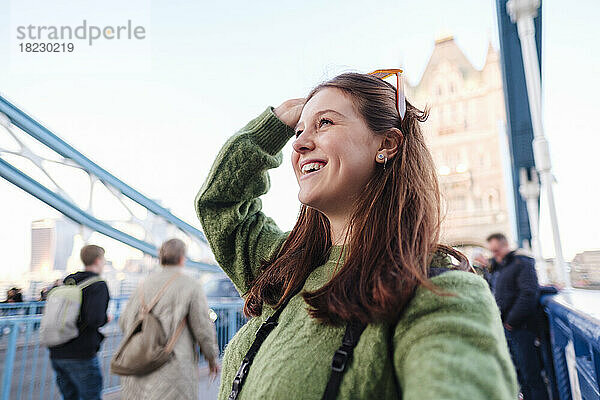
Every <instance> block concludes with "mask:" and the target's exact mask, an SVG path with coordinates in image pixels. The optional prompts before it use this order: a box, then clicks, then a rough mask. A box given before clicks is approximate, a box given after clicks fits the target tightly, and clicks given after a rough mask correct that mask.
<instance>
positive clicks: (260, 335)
mask: <svg viewBox="0 0 600 400" xmlns="http://www.w3.org/2000/svg"><path fill="white" fill-rule="evenodd" d="M303 286H304V284H302V285H300V286H299V287H298V289H296V290H295V291H294V292H292V293H291V294H290V295H289V296H288V297H287V298H286V299H285V301H284V302H283V303H281V306H279V308H277V310H275V312H274V313H273V314H272V315H271V316H270V317H269V318H267V320H266V321H265V322H263V323H262V325H261V326H260V327H259V328H258V330H257V331H256V338H255V339H254V342H253V343H252V346H250V349H248V352H247V353H246V355H245V356H244V358H243V360H242V364H241V365H240V367H239V368H238V371H237V373H236V374H235V377H234V378H233V384H232V385H231V393H229V397H228V398H227V399H228V400H235V399H237V397H238V395H239V393H240V390H242V386H243V385H244V381H245V380H246V377H247V376H248V371H249V370H250V366H251V365H252V361H254V357H255V356H256V353H258V350H259V349H260V346H261V345H262V344H263V342H264V341H265V339H266V338H267V336H269V333H271V331H272V330H273V329H275V327H276V326H277V323H278V320H279V316H280V315H281V313H282V312H283V309H284V308H285V306H287V304H288V303H289V302H290V300H291V299H292V297H294V296H295V295H297V294H298V293H299V292H300V290H302V287H303Z"/></svg>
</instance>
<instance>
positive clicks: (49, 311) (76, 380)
mask: <svg viewBox="0 0 600 400" xmlns="http://www.w3.org/2000/svg"><path fill="white" fill-rule="evenodd" d="M80 257H81V261H82V262H83V265H84V270H83V271H79V272H76V273H74V274H70V275H68V276H67V277H66V278H65V279H64V280H63V285H61V286H58V287H55V288H54V289H52V290H51V291H50V293H48V299H47V301H46V307H45V308H44V314H43V316H42V321H41V327H40V340H41V342H42V344H44V345H46V346H48V347H49V350H50V361H51V364H52V369H54V372H55V374H56V383H57V385H58V388H59V389H60V392H61V393H62V396H63V399H65V400H78V399H83V400H99V399H101V398H102V372H101V370H100V363H99V361H98V356H97V353H98V351H99V350H100V344H101V343H102V341H103V340H104V335H103V334H102V333H101V332H100V331H99V328H100V327H102V326H103V325H105V324H106V323H107V322H108V321H109V317H108V315H107V314H106V310H107V308H108V301H109V300H110V295H109V292H108V286H107V285H106V282H104V281H103V280H102V279H101V278H100V275H101V274H102V271H103V270H104V264H105V258H104V249H103V248H102V247H100V246H96V245H93V244H92V245H87V246H84V247H83V248H82V249H81V252H80Z"/></svg>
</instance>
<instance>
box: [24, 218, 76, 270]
mask: <svg viewBox="0 0 600 400" xmlns="http://www.w3.org/2000/svg"><path fill="white" fill-rule="evenodd" d="M76 232H77V225H76V224H75V223H73V222H71V221H70V220H67V219H66V218H58V219H53V218H46V219H42V220H38V221H33V222H32V223H31V268H30V271H31V272H42V273H46V272H50V271H65V270H66V268H67V260H68V259H69V256H70V255H71V252H72V251H73V237H74V236H75V233H76Z"/></svg>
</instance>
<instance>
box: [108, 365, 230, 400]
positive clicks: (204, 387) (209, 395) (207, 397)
mask: <svg viewBox="0 0 600 400" xmlns="http://www.w3.org/2000/svg"><path fill="white" fill-rule="evenodd" d="M220 381H221V374H219V376H217V379H215V381H214V382H213V383H210V378H209V377H208V368H202V369H201V370H200V383H199V385H200V390H199V393H200V397H199V400H215V399H216V398H217V395H218V394H219V382H220ZM102 398H103V400H125V399H121V392H120V391H117V392H113V393H110V394H106V395H104V396H103V397H102Z"/></svg>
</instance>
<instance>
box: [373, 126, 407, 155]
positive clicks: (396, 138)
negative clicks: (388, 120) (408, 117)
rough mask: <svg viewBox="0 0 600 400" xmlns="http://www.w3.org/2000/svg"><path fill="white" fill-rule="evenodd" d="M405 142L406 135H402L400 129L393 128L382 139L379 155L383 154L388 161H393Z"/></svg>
mask: <svg viewBox="0 0 600 400" xmlns="http://www.w3.org/2000/svg"><path fill="white" fill-rule="evenodd" d="M403 141H404V135H403V134H402V131H401V130H400V129H398V128H391V129H390V130H389V131H387V132H386V133H385V135H384V136H383V138H382V139H381V145H380V146H379V150H378V153H382V154H384V155H385V156H386V157H387V158H388V159H392V158H394V156H396V154H397V153H398V151H399V150H400V146H402V142H403Z"/></svg>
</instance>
